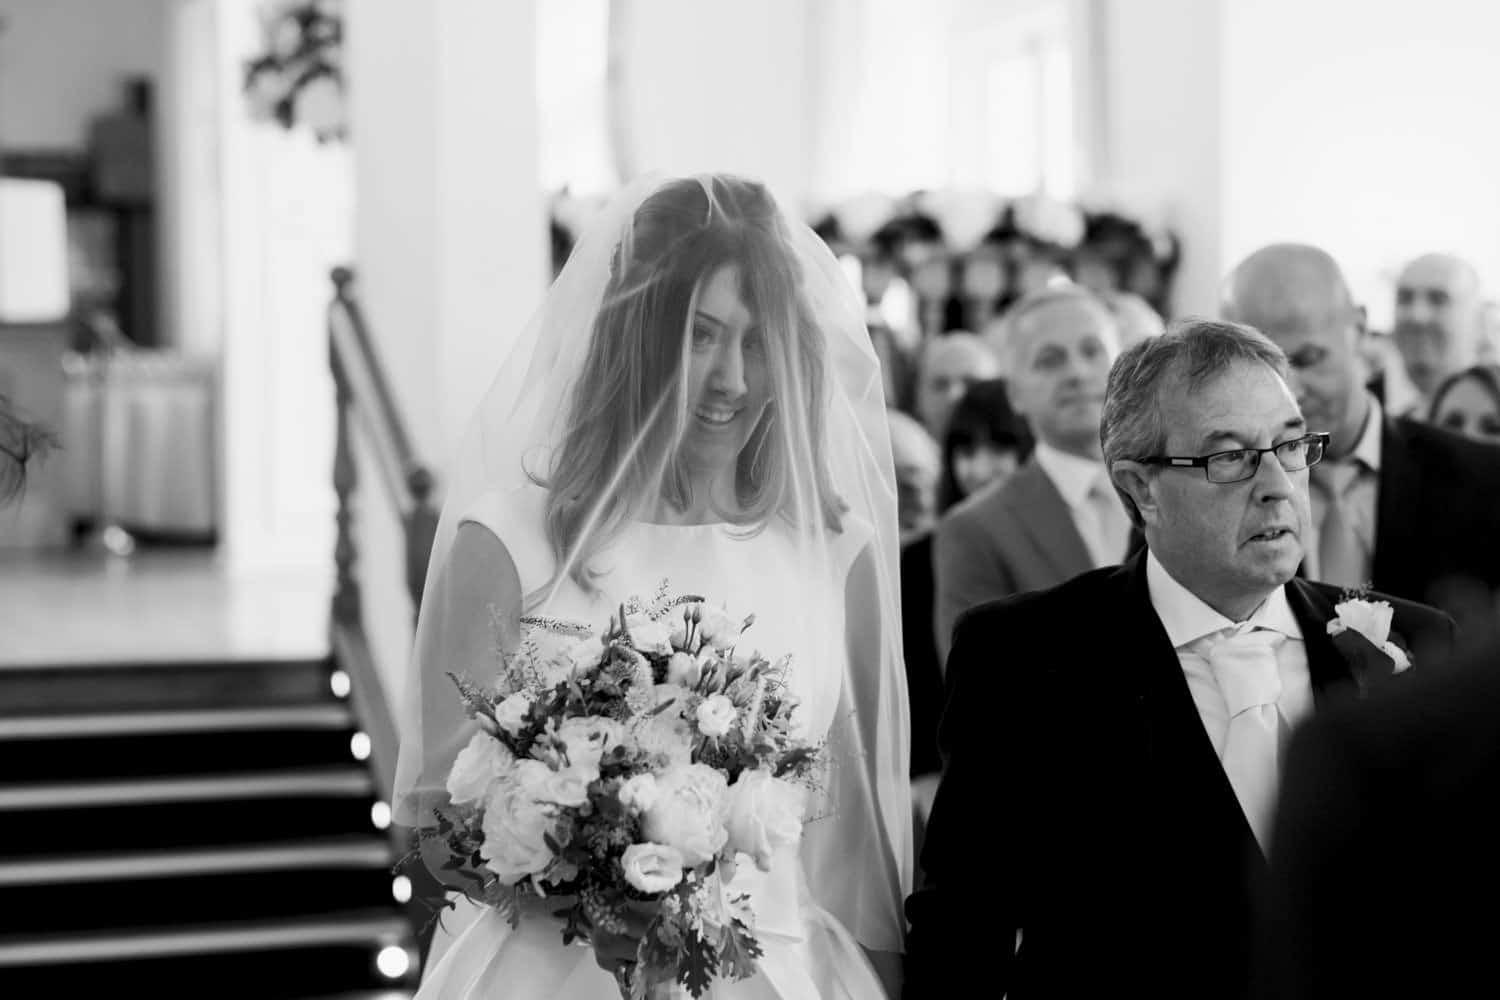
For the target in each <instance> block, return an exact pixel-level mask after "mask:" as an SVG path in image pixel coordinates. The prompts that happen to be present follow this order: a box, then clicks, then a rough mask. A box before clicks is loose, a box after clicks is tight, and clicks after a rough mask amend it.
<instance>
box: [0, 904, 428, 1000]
mask: <svg viewBox="0 0 1500 1000" xmlns="http://www.w3.org/2000/svg"><path fill="white" fill-rule="evenodd" d="M183 916H185V917H188V916H191V914H183ZM410 932H411V927H410V925H409V924H408V923H407V922H406V920H405V919H404V918H403V917H401V916H399V915H397V914H395V913H387V912H382V911H378V910H377V911H355V912H351V913H333V914H328V915H326V916H319V917H315V918H305V919H298V920H256V921H236V922H225V923H219V924H205V925H199V926H196V927H190V926H186V925H184V926H181V927H170V928H151V929H136V930H129V931H118V932H103V933H92V934H70V935H68V936H67V937H66V938H63V937H51V936H42V935H34V936H28V937H20V936H15V937H6V938H0V968H5V967H7V966H18V965H63V964H69V963H73V962H101V961H111V960H121V959H142V958H165V957H169V956H174V955H205V954H219V953H232V952H241V953H243V952H253V951H266V950H272V949H284V948H299V949H300V948H316V947H320V946H324V945H370V946H374V947H379V946H382V945H386V944H400V943H402V942H404V941H406V940H407V938H408V936H409V934H410ZM209 992H213V990H209Z"/></svg>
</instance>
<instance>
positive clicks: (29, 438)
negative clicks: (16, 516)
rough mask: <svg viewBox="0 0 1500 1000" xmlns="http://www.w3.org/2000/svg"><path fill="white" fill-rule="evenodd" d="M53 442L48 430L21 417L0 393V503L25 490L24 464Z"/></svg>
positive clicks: (55, 441) (50, 447)
mask: <svg viewBox="0 0 1500 1000" xmlns="http://www.w3.org/2000/svg"><path fill="white" fill-rule="evenodd" d="M56 445H57V439H56V438H54V437H53V436H52V433H51V432H50V431H48V430H47V429H46V428H44V427H41V426H39V425H37V424H34V423H31V422H29V421H27V420H24V419H22V416H21V414H20V413H19V412H18V411H17V410H16V408H15V407H14V406H12V405H11V402H10V400H9V399H7V398H6V397H5V396H0V504H4V503H9V502H10V501H11V500H14V499H15V498H16V497H17V496H19V495H20V494H21V493H22V491H23V490H25V488H26V470H27V467H28V466H29V465H30V464H31V463H32V462H34V461H37V460H39V459H41V458H43V457H45V456H46V454H47V452H48V451H50V450H51V449H52V448H54V447H56Z"/></svg>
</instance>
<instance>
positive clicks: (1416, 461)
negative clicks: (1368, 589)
mask: <svg viewBox="0 0 1500 1000" xmlns="http://www.w3.org/2000/svg"><path fill="white" fill-rule="evenodd" d="M1418 273H1420V272H1418ZM1222 311H1223V314H1224V316H1225V318H1227V319H1231V320H1234V321H1235V322H1240V323H1247V324H1249V325H1251V326H1254V327H1256V328H1258V329H1259V330H1261V331H1262V332H1263V333H1265V334H1266V335H1267V336H1269V337H1270V338H1271V339H1272V340H1274V341H1275V342H1276V344H1277V345H1278V346H1279V347H1280V348H1281V349H1282V350H1283V351H1285V352H1286V355H1287V358H1288V360H1289V361H1290V363H1291V380H1290V381H1291V385H1292V389H1293V391H1294V392H1296V394H1297V402H1298V405H1299V406H1300V407H1301V408H1302V412H1303V415H1304V416H1305V417H1306V418H1307V425H1308V429H1309V430H1313V431H1327V432H1328V433H1329V434H1330V435H1332V438H1331V441H1330V444H1329V448H1328V453H1327V455H1326V456H1325V457H1324V459H1323V461H1322V463H1320V464H1319V465H1318V466H1317V467H1316V468H1314V469H1313V470H1312V473H1313V474H1312V476H1311V478H1310V489H1311V493H1312V524H1311V526H1310V528H1311V530H1312V532H1313V535H1314V537H1313V538H1310V539H1303V548H1304V549H1305V551H1306V553H1307V558H1306V561H1305V562H1304V563H1303V567H1302V571H1303V573H1304V575H1306V576H1308V577H1310V578H1311V579H1314V580H1321V581H1323V582H1326V583H1333V584H1338V585H1341V586H1346V587H1349V586H1355V585H1359V584H1369V585H1371V586H1373V587H1374V588H1375V589H1376V590H1380V591H1384V592H1386V593H1389V594H1394V595H1395V596H1397V597H1404V598H1407V599H1409V600H1414V601H1423V602H1426V603H1429V604H1436V605H1438V606H1440V607H1444V608H1445V610H1449V611H1451V612H1454V613H1455V616H1456V617H1461V616H1463V615H1464V614H1465V602H1467V600H1468V599H1469V598H1470V597H1471V596H1472V595H1474V594H1476V593H1482V592H1488V591H1490V590H1494V589H1495V588H1496V587H1500V449H1497V448H1494V447H1491V446H1488V445H1481V444H1476V443H1474V442H1471V441H1467V440H1465V439H1463V438H1460V437H1459V436H1457V435H1455V434H1450V433H1448V432H1447V431H1443V430H1439V429H1437V428H1433V427H1429V426H1427V425H1425V424H1423V423H1420V422H1419V421H1417V420H1414V419H1411V418H1407V417H1391V416H1390V415H1388V414H1386V413H1385V412H1384V410H1383V409H1382V406H1381V404H1380V402H1379V400H1377V399H1376V398H1375V397H1374V395H1373V394H1372V393H1371V392H1369V390H1368V389H1366V387H1365V377H1366V372H1365V368H1364V362H1363V360H1362V358H1361V355H1360V350H1359V349H1360V344H1361V340H1362V338H1364V337H1365V336H1367V334H1366V332H1365V329H1364V312H1363V310H1362V309H1361V308H1360V307H1359V306H1358V305H1357V304H1356V303H1355V302H1354V300H1353V298H1352V297H1351V295H1350V294H1349V287H1348V284H1347V283H1346V282H1345V280H1344V276H1343V273H1342V272H1341V271H1340V270H1339V266H1338V264H1337V263H1336V262H1335V261H1334V259H1333V258H1332V257H1330V256H1329V255H1328V254H1327V253H1325V252H1324V251H1322V250H1320V249H1318V248H1317V247H1312V246H1306V245H1303V244H1295V243H1281V244H1274V245H1271V246H1268V247H1264V248H1262V249H1260V250H1257V251H1256V252H1255V253H1253V254H1251V255H1250V256H1249V257H1247V258H1245V260H1244V261H1242V262H1241V263H1240V264H1239V266H1238V267H1236V268H1235V269H1234V271H1233V272H1232V273H1231V274H1230V276H1229V278H1228V280H1227V281H1226V282H1225V286H1224V300H1223V305H1222ZM1414 315H1419V316H1422V317H1425V318H1424V319H1422V320H1421V321H1422V322H1424V323H1430V322H1433V321H1434V320H1433V319H1432V318H1431V317H1432V316H1433V315H1434V314H1433V313H1432V312H1431V311H1430V310H1429V311H1422V310H1419V311H1418V312H1417V313H1415V314H1414Z"/></svg>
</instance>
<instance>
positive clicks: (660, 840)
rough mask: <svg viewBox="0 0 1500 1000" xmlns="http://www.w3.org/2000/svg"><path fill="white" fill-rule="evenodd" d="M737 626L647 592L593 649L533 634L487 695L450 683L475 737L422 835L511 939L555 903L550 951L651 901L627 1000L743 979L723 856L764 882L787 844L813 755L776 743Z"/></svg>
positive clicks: (815, 763)
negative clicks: (534, 912)
mask: <svg viewBox="0 0 1500 1000" xmlns="http://www.w3.org/2000/svg"><path fill="white" fill-rule="evenodd" d="M753 618H754V616H751V618H748V619H745V620H743V621H738V620H733V619H731V618H730V617H729V616H728V615H727V614H726V613H725V612H723V611H721V610H719V609H716V608H713V607H710V606H708V605H706V604H705V603H703V601H702V599H701V598H697V597H682V598H676V599H669V598H667V597H666V595H665V592H663V593H661V594H659V595H658V596H657V599H656V601H655V602H654V603H653V604H652V605H650V606H649V607H641V606H639V604H637V605H636V606H635V610H634V611H633V612H632V611H631V610H629V609H628V608H627V607H623V606H622V607H621V609H620V613H619V615H618V617H614V618H612V619H611V621H610V624H609V627H608V629H607V630H605V631H604V632H603V634H601V635H594V634H588V635H584V636H581V637H577V638H574V639H573V640H572V641H562V642H554V643H552V644H551V645H550V647H549V648H545V649H544V648H543V647H542V645H539V644H538V642H537V641H536V635H537V633H536V631H533V632H532V633H531V637H530V638H528V639H527V640H526V641H525V642H524V643H523V644H522V647H521V649H520V650H519V651H518V652H517V653H516V654H515V655H513V656H511V657H510V658H508V660H507V662H506V664H505V667H504V669H503V670H502V671H501V676H500V678H499V679H498V681H497V682H496V683H495V684H493V685H492V686H488V687H486V686H481V685H479V684H477V683H475V682H474V681H473V680H471V679H469V678H467V677H461V676H456V675H451V674H450V676H451V677H453V680H454V682H455V683H456V684H457V686H458V690H459V693H460V696H461V697H462V698H463V700H464V703H465V707H466V709H467V711H468V713H469V715H470V716H471V717H473V718H474V719H475V720H476V721H477V722H478V723H479V732H477V733H476V734H475V735H474V737H473V738H472V739H471V740H470V742H469V744H468V745H467V746H466V747H465V748H464V749H463V750H462V751H461V752H460V753H459V755H458V758H457V759H456V760H455V762H454V764H453V768H452V771H451V773H450V774H449V777H448V782H447V787H448V793H449V797H450V799H451V802H452V807H451V808H450V809H448V810H446V811H438V812H437V814H436V816H437V824H436V826H433V827H429V828H426V829H424V830H423V831H422V832H421V835H422V836H423V837H424V838H427V839H429V840H430V839H437V840H439V841H440V842H441V843H442V844H443V845H445V847H446V854H447V856H448V858H449V860H448V861H447V862H446V864H445V865H444V867H445V868H448V869H451V870H455V871H458V872H460V873H461V874H462V876H463V877H465V878H466V879H467V880H468V882H469V883H470V887H469V889H468V890H467V894H468V895H469V896H470V897H471V898H473V899H475V900H477V901H479V902H481V903H484V904H486V905H489V906H493V907H495V908H496V909H497V910H499V911H500V912H501V913H502V914H504V915H506V916H507V917H508V918H509V919H510V921H511V924H512V926H515V925H516V924H518V923H519V921H520V919H521V911H520V905H519V904H520V903H521V902H522V901H523V900H525V899H527V898H528V897H535V898H542V899H557V901H558V902H559V908H558V909H556V910H555V911H554V914H555V915H556V916H557V917H559V918H560V919H561V921H562V922H563V926H562V935H563V940H564V941H565V942H567V943H571V942H573V941H577V940H584V941H586V940H588V939H589V933H590V931H591V929H593V928H598V929H600V930H603V931H608V932H612V933H616V934H619V933H623V931H624V929H625V926H626V923H625V918H626V917H627V915H628V914H629V913H631V912H632V911H633V910H636V909H638V908H639V907H640V906H641V905H642V903H643V902H645V903H648V904H654V905H655V915H654V917H653V918H652V919H651V921H650V924H649V926H648V929H647V930H646V933H645V936H644V938H643V939H642V940H641V943H640V946H639V949H638V951H637V960H636V962H635V963H634V965H633V966H631V967H630V968H629V969H627V970H625V971H623V972H621V973H620V974H619V979H620V986H621V991H622V993H623V994H624V995H625V996H626V997H627V998H630V997H635V998H639V997H643V996H647V995H650V994H653V993H660V992H662V991H664V990H665V991H671V990H673V989H675V988H676V987H675V986H674V985H673V984H679V985H680V986H681V987H685V988H686V990H687V991H688V992H689V993H691V994H692V995H693V996H694V997H697V996H701V995H702V993H703V992H704V990H705V989H707V988H708V986H709V984H710V982H711V981H712V978H713V977H714V976H715V975H719V976H722V977H725V978H729V979H743V978H745V977H748V976H750V975H752V974H754V972H755V969H756V959H757V958H759V957H760V955H761V948H760V945H759V943H758V942H757V941H756V939H755V936H754V934H753V932H752V930H751V927H752V925H753V915H752V914H751V912H750V908H749V899H748V897H747V896H744V895H731V894H730V893H729V892H727V891H726V889H725V886H726V885H727V884H728V882H729V880H730V879H731V878H733V872H734V865H735V859H736V857H737V856H739V855H747V856H748V857H749V858H751V859H753V861H754V863H755V864H756V865H757V866H759V867H760V868H762V869H766V870H768V869H769V866H770V865H771V862H772V858H773V856H774V855H775V853H776V852H777V851H778V850H779V849H780V848H782V847H784V846H787V845H789V844H792V843H794V842H796V841H797V840H798V838H799V837H800V836H801V832H802V818H803V796H804V794H805V791H806V789H807V788H808V787H809V786H810V785H812V784H813V783H814V782H815V781H816V780H817V779H816V772H817V769H818V767H819V765H820V763H821V752H820V748H818V747H817V746H814V745H810V744H808V743H806V742H803V741H801V740H799V739H797V738H795V737H794V736H793V735H792V726H791V714H792V711H793V709H794V708H795V706H796V701H795V699H794V698H793V696H792V695H791V693H790V691H788V689H787V687H786V685H785V671H786V660H785V659H782V660H780V661H778V662H774V663H773V662H771V661H770V660H768V659H766V658H765V657H763V656H761V655H760V654H759V653H750V654H745V653H743V652H741V650H740V648H739V640H740V637H741V635H742V633H743V632H744V630H745V629H746V628H748V627H749V626H750V624H751V623H752V621H753ZM542 635H543V637H544V638H550V639H558V638H559V636H558V635H557V634H556V633H555V632H547V631H545V630H543V633H542Z"/></svg>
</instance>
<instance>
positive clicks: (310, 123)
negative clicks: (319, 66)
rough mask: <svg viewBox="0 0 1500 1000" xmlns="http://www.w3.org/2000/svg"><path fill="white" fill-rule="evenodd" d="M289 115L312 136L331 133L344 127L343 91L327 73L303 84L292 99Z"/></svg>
mask: <svg viewBox="0 0 1500 1000" xmlns="http://www.w3.org/2000/svg"><path fill="white" fill-rule="evenodd" d="M292 117H293V119H294V120H295V121H296V122H297V123H298V124H299V125H305V126H307V127H308V128H310V129H312V131H313V133H314V134H315V135H319V136H326V135H333V134H335V133H337V132H339V131H340V130H342V129H343V127H344V91H343V89H342V88H340V87H339V84H338V81H337V80H335V79H334V78H333V77H332V76H331V75H330V74H327V73H323V74H321V75H319V76H315V77H313V78H312V79H310V80H308V81H307V82H306V83H304V84H303V85H302V86H301V87H300V88H299V89H298V90H297V96H296V97H294V98H292Z"/></svg>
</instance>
